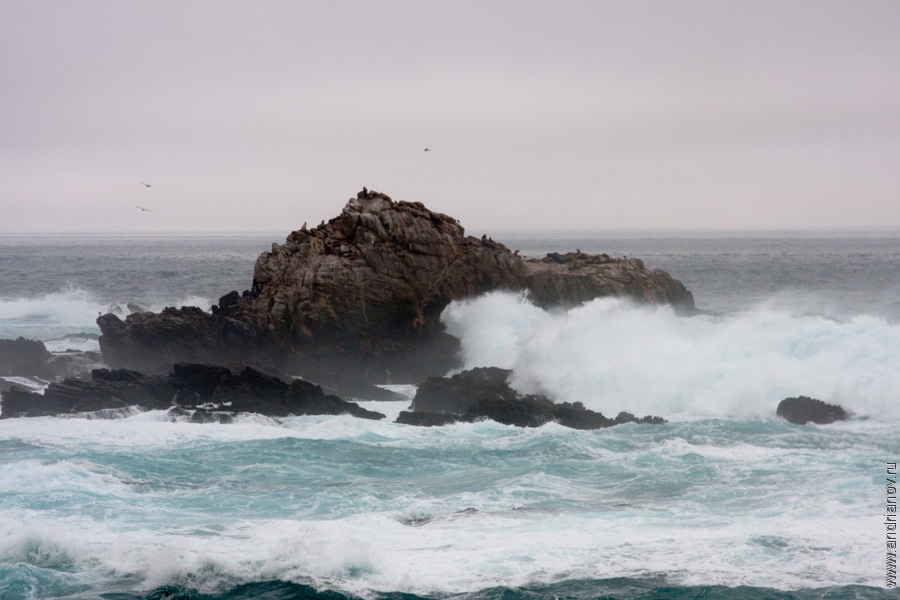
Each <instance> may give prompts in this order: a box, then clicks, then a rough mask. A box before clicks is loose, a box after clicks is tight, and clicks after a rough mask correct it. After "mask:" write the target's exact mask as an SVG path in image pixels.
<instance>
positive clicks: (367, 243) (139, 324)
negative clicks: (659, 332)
mask: <svg viewBox="0 0 900 600" xmlns="http://www.w3.org/2000/svg"><path fill="white" fill-rule="evenodd" d="M494 290H511V291H520V290H528V291H529V292H530V294H529V298H530V299H531V301H533V302H535V303H536V304H538V305H540V306H544V307H549V306H560V305H562V306H573V305H576V304H578V303H581V302H585V301H588V300H591V299H593V298H596V297H598V296H610V295H613V296H621V297H628V298H632V299H634V300H635V301H638V302H643V303H648V304H671V305H674V306H675V307H676V308H677V309H679V310H682V311H685V312H690V311H692V310H693V309H694V304H693V297H692V296H691V293H690V292H689V291H688V290H686V289H685V287H684V286H683V285H682V284H681V283H680V282H678V281H676V280H675V279H673V278H672V277H670V276H669V275H668V274H666V273H665V272H663V271H659V270H648V269H646V268H644V265H643V263H641V261H639V260H636V259H614V258H610V257H609V256H606V255H600V256H589V255H586V254H582V253H570V254H565V255H551V256H548V257H547V258H545V259H543V260H525V259H523V258H521V257H519V256H518V255H517V254H515V253H513V252H511V251H510V250H509V249H508V248H506V247H505V246H504V245H503V244H500V243H497V242H494V241H493V240H491V239H490V238H487V237H482V238H481V239H478V238H474V237H471V236H466V235H465V232H464V230H463V228H462V226H461V225H460V224H459V223H458V222H457V221H456V219H454V218H452V217H449V216H447V215H443V214H440V213H436V212H432V211H430V210H428V209H426V208H425V207H424V206H423V205H422V204H421V203H418V202H403V201H401V202H394V201H393V200H391V199H390V198H389V197H388V196H386V195H384V194H380V193H378V192H373V191H368V190H365V189H363V191H362V192H360V193H359V194H357V197H356V198H353V199H351V200H350V201H349V202H348V203H347V205H346V206H345V207H344V209H343V210H342V211H341V214H340V215H338V216H337V217H335V218H333V219H331V220H330V221H328V222H327V223H324V222H323V223H322V224H321V225H319V226H318V227H316V228H314V229H307V228H306V227H305V226H304V227H303V228H301V229H300V230H298V231H294V232H293V233H291V234H290V235H289V236H288V237H287V240H286V241H285V243H284V244H281V245H279V244H273V245H272V250H271V251H270V252H265V253H263V254H262V255H261V256H260V257H259V259H258V260H257V262H256V266H255V269H254V275H253V284H252V287H251V289H250V290H248V291H247V292H245V293H244V294H242V295H238V294H237V293H236V292H232V293H229V294H227V295H225V296H223V297H222V298H221V299H220V301H219V304H218V305H217V306H216V307H213V309H212V312H211V314H210V313H206V312H204V311H201V310H199V309H197V308H191V307H183V308H180V309H176V308H167V309H165V310H163V311H162V312H161V313H159V314H154V313H139V314H131V315H129V316H128V317H127V318H126V319H125V320H124V321H122V320H121V319H119V318H118V317H116V316H114V315H103V316H101V317H100V318H99V319H98V324H99V325H100V329H101V331H102V336H101V337H100V346H101V349H102V350H103V356H104V359H105V360H106V361H107V363H108V364H110V365H111V366H113V367H129V368H136V369H139V370H154V369H160V367H161V366H164V365H168V364H171V363H173V362H215V363H219V364H247V363H249V364H254V363H255V364H259V365H265V366H268V367H270V368H274V369H277V370H281V371H283V372H297V370H298V369H301V368H302V369H311V370H318V371H319V372H329V371H332V372H333V371H335V370H338V371H342V372H354V373H359V374H360V376H361V377H363V378H364V379H365V380H366V381H368V382H387V381H388V380H390V379H392V378H393V379H394V380H397V381H406V382H411V381H421V380H422V379H423V378H424V377H426V376H427V375H430V374H433V373H436V372H446V371H447V370H449V369H450V368H452V367H453V366H455V363H456V360H457V358H456V356H457V351H458V348H459V342H458V340H456V339H455V338H453V337H451V336H449V335H447V334H446V333H445V332H444V330H443V326H442V325H441V323H440V314H441V312H442V311H443V310H444V308H445V307H446V306H447V305H448V304H449V303H450V302H451V301H452V300H455V299H462V298H471V297H474V296H477V295H479V294H483V293H485V292H489V291H494ZM335 364H337V365H340V366H339V367H337V368H335V367H334V365H335ZM319 383H323V384H325V383H327V382H323V381H320V382H319Z"/></svg>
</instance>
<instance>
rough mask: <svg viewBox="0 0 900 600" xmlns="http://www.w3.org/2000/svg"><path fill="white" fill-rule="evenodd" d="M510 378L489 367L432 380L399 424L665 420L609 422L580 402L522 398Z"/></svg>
mask: <svg viewBox="0 0 900 600" xmlns="http://www.w3.org/2000/svg"><path fill="white" fill-rule="evenodd" d="M509 375H510V371H508V370H506V369H498V368H496V367H487V368H476V369H472V370H469V371H463V372H462V373H458V374H456V375H453V376H452V377H429V378H428V379H427V380H426V381H424V382H423V383H422V384H421V385H420V386H419V388H418V389H417V391H416V396H415V398H413V401H412V405H411V406H410V408H411V410H409V411H403V412H401V413H400V414H399V415H398V417H397V420H396V422H397V423H403V424H406V425H422V426H429V427H430V426H440V425H447V424H450V423H456V422H467V423H471V422H474V421H480V420H484V419H490V420H492V421H496V422H498V423H503V424H504V425H515V426H517V427H540V426H541V425H545V424H547V423H551V422H555V423H559V424H560V425H564V426H566V427H571V428H573V429H600V428H602V427H612V426H613V425H619V424H622V423H650V424H659V423H665V422H666V421H665V419H662V418H660V417H650V416H647V417H644V418H642V419H637V418H635V416H634V415H632V414H630V413H626V412H622V413H619V415H618V416H617V417H616V418H615V419H610V418H608V417H605V416H603V415H602V414H601V413H598V412H595V411H592V410H590V409H587V408H585V407H584V405H583V404H581V403H580V402H574V403H572V402H562V403H555V402H553V401H551V400H550V399H548V398H547V397H545V396H541V395H527V396H521V395H519V394H518V393H516V391H515V390H513V389H512V388H511V387H509V384H507V382H506V380H507V379H508V377H509Z"/></svg>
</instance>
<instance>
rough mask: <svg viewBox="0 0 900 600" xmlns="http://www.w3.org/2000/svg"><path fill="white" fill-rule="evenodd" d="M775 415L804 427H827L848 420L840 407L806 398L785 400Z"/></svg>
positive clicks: (799, 397) (780, 403) (779, 405)
mask: <svg viewBox="0 0 900 600" xmlns="http://www.w3.org/2000/svg"><path fill="white" fill-rule="evenodd" d="M775 414H776V416H779V417H781V418H782V419H785V420H786V421H788V422H790V423H793V424H795V425H806V424H807V423H816V424H818V425H827V424H829V423H834V422H835V421H844V420H846V419H848V418H849V417H848V415H847V413H846V411H844V409H843V408H842V407H841V406H839V405H837V404H827V403H825V402H823V401H821V400H817V399H815V398H809V397H808V396H798V397H796V398H785V399H784V400H782V401H781V402H779V403H778V408H777V409H775Z"/></svg>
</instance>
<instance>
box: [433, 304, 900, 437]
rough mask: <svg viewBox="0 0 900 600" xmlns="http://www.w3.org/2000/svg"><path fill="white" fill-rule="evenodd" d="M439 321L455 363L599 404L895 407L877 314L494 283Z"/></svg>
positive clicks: (730, 409)
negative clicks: (560, 304) (546, 293)
mask: <svg viewBox="0 0 900 600" xmlns="http://www.w3.org/2000/svg"><path fill="white" fill-rule="evenodd" d="M442 321H443V323H444V324H445V325H446V327H447V330H448V331H449V332H450V333H451V334H453V335H455V336H457V337H459V338H460V339H461V341H462V351H463V362H464V368H473V367H479V366H499V367H503V368H509V369H512V370H513V375H512V378H511V383H512V385H513V386H514V387H515V388H516V389H518V390H519V391H520V392H523V393H543V394H546V395H548V396H549V397H551V398H553V399H555V400H557V401H560V402H562V401H568V402H574V401H578V402H583V403H584V404H585V406H587V407H588V408H591V409H593V410H599V411H601V412H604V413H606V414H616V413H618V412H619V411H620V410H627V411H630V412H633V413H635V414H647V413H653V414H660V415H663V416H666V417H670V418H671V417H681V416H683V417H709V416H715V417H742V418H747V417H752V418H771V417H773V415H774V414H775V408H776V406H777V404H778V402H779V401H781V400H782V399H784V398H785V397H789V396H796V395H800V394H803V395H808V396H815V397H819V398H821V399H823V400H826V401H828V402H833V403H839V404H842V405H843V406H844V407H845V408H846V409H848V410H849V411H851V412H852V413H854V414H856V415H857V416H879V417H880V418H890V419H892V420H898V419H900V406H898V405H897V404H896V402H895V392H896V390H897V389H898V388H900V372H898V371H897V369H896V368H894V367H893V364H894V362H895V360H896V357H897V356H898V355H900V326H898V325H891V324H888V323H887V322H886V321H884V320H883V319H880V318H878V317H871V316H864V315H863V316H857V317H852V318H850V319H848V320H844V321H838V320H834V319H828V318H826V317H823V316H819V315H796V314H791V313H789V312H784V311H773V310H769V309H765V308H760V309H756V310H750V311H745V312H741V313H736V314H732V315H727V316H723V317H711V316H695V317H689V318H688V317H680V316H677V315H676V314H675V313H674V312H673V311H672V310H671V308H669V307H655V306H639V305H635V304H633V303H631V302H629V301H625V300H620V299H612V298H603V299H597V300H594V301H592V302H589V303H587V304H585V305H584V306H581V307H578V308H574V309H571V310H568V311H543V310H540V309H538V308H536V307H535V306H533V305H531V304H529V303H528V302H527V301H526V299H524V298H523V297H522V296H521V295H516V294H509V293H493V294H489V295H487V296H484V297H481V298H476V299H473V300H464V301H456V302H453V303H452V304H451V305H450V306H449V307H448V308H447V309H446V310H445V312H444V314H443V316H442Z"/></svg>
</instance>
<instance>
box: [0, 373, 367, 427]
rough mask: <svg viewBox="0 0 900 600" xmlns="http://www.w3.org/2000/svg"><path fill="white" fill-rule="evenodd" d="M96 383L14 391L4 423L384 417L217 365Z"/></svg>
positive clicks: (107, 377)
mask: <svg viewBox="0 0 900 600" xmlns="http://www.w3.org/2000/svg"><path fill="white" fill-rule="evenodd" d="M91 376H92V379H91V381H82V380H80V379H74V378H67V379H65V380H63V381H61V382H56V383H51V384H50V385H49V387H48V388H47V389H46V390H45V392H44V394H36V393H32V392H28V391H26V390H23V389H21V388H16V387H14V388H12V389H10V390H8V391H6V392H3V394H2V399H0V409H2V413H0V418H6V419H9V418H14V417H40V416H54V415H63V414H75V413H84V412H97V411H101V410H109V409H123V408H129V407H135V408H139V409H141V410H160V409H167V408H169V409H174V412H173V414H175V415H178V414H183V413H184V412H185V411H192V413H193V417H192V420H198V419H199V420H200V421H201V422H208V421H216V422H224V421H227V420H230V417H231V416H232V415H234V414H236V413H240V412H252V413H258V414H262V415H266V416H270V417H285V416H288V415H297V416H299V415H341V414H349V415H352V416H355V417H360V418H364V419H383V418H384V415H382V414H381V413H376V412H373V411H369V410H366V409H364V408H362V407H360V406H359V405H358V404H355V403H353V402H346V401H344V400H342V399H340V398H338V397H337V396H332V395H326V394H325V393H324V392H323V391H322V388H321V387H319V386H317V385H313V384H311V383H309V382H306V381H303V380H295V381H293V382H291V383H287V382H285V381H283V380H282V379H280V378H278V377H275V376H273V375H269V374H266V373H263V372H261V371H258V370H256V369H252V368H250V367H247V368H245V369H243V370H242V371H241V372H240V373H239V374H238V375H233V374H232V372H231V371H230V370H229V369H227V368H224V367H221V366H216V365H199V364H182V363H179V364H176V365H174V367H173V370H172V373H171V374H170V375H165V376H164V375H144V374H142V373H139V372H137V371H132V370H128V369H115V370H109V369H96V370H94V371H93V372H92V373H91Z"/></svg>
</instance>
